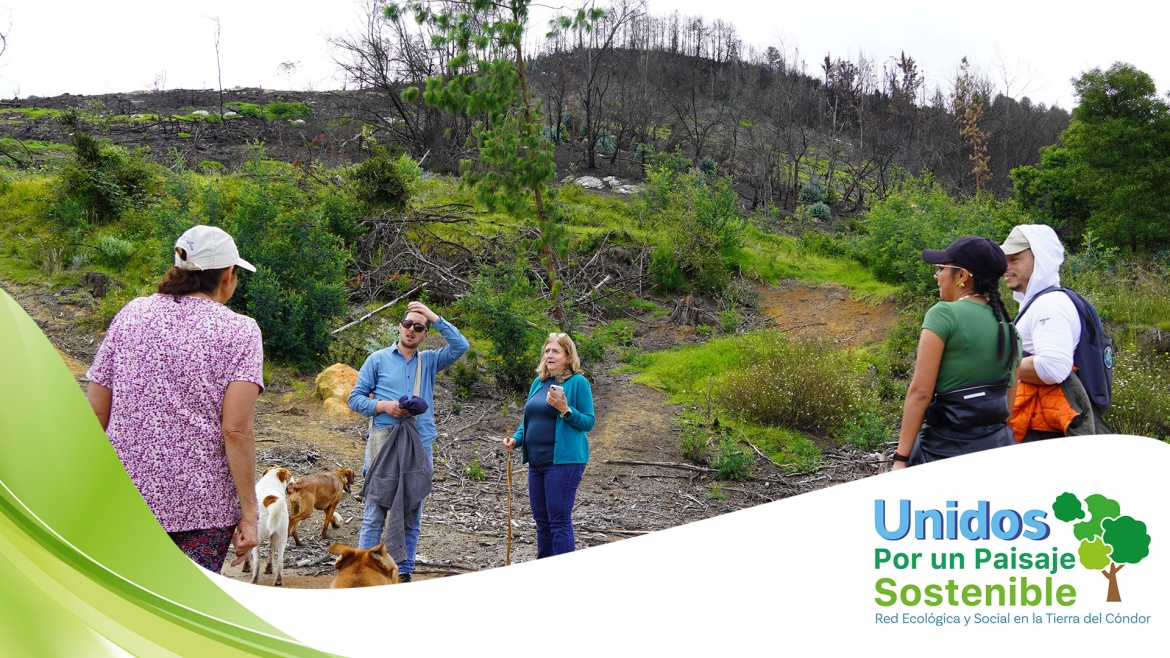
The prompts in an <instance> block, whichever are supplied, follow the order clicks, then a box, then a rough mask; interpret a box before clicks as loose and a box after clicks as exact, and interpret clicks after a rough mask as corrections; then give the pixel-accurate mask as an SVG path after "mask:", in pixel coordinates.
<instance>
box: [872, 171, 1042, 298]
mask: <svg viewBox="0 0 1170 658" xmlns="http://www.w3.org/2000/svg"><path fill="white" fill-rule="evenodd" d="M1023 223H1027V216H1026V215H1024V214H1023V213H1022V212H1020V210H1019V208H1018V207H1017V206H1016V204H1014V203H1011V202H997V201H995V200H993V199H991V198H990V197H989V196H987V195H980V196H978V197H976V198H973V199H966V200H963V201H957V200H955V199H954V198H953V197H951V196H950V195H949V194H947V193H946V191H944V190H943V189H942V188H941V187H939V186H937V185H935V184H934V182H933V181H932V180H931V179H930V178H921V179H914V180H910V181H907V183H906V185H904V186H903V189H902V190H901V191H898V192H895V193H892V194H890V195H889V196H888V197H886V198H885V199H882V200H881V201H878V202H877V203H875V204H874V206H873V208H871V209H870V212H869V213H868V214H867V215H866V218H865V220H864V226H865V228H866V230H867V231H868V235H865V236H862V237H860V238H858V239H857V240H856V241H855V242H854V243H853V247H854V248H855V250H856V251H855V254H856V256H857V258H858V260H860V261H861V262H862V263H863V264H865V265H868V266H870V267H872V268H873V271H874V274H875V275H876V276H877V277H878V279H880V280H882V281H886V282H888V283H901V284H904V285H905V286H906V287H907V288H908V289H909V290H911V291H913V292H915V293H917V294H919V295H924V296H930V295H934V294H936V290H937V286H936V284H935V282H934V279H933V278H932V276H931V268H930V265H928V264H927V263H925V262H924V261H923V260H922V250H923V249H943V248H945V247H946V246H947V245H948V244H950V243H951V242H952V241H953V240H954V239H955V238H957V237H959V236H962V235H981V236H984V237H987V238H990V239H992V240H1002V239H1003V238H1005V237H1007V234H1008V233H1009V232H1010V231H1011V227H1012V226H1015V225H1016V224H1023Z"/></svg>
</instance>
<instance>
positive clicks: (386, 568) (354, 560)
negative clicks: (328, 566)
mask: <svg viewBox="0 0 1170 658" xmlns="http://www.w3.org/2000/svg"><path fill="white" fill-rule="evenodd" d="M329 552H330V553H332V554H334V555H337V556H340V557H338V558H337V562H334V563H333V567H334V568H335V569H337V575H336V576H334V577H333V582H332V583H330V584H329V587H331V588H333V589H342V588H346V587H373V586H374V585H390V584H397V583H398V565H397V564H394V560H393V559H391V558H390V555H389V554H388V553H387V552H386V546H385V545H383V544H378V545H377V546H375V547H373V548H371V549H368V550H365V549H360V548H352V547H350V546H346V545H345V544H342V543H341V542H336V543H334V544H333V545H332V546H330V547H329Z"/></svg>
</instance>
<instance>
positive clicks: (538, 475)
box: [528, 462, 585, 559]
mask: <svg viewBox="0 0 1170 658" xmlns="http://www.w3.org/2000/svg"><path fill="white" fill-rule="evenodd" d="M584 473H585V464H553V463H551V462H547V463H544V464H529V466H528V498H529V500H530V502H531V503H532V518H533V519H535V520H536V558H537V559H540V558H544V557H549V556H552V555H560V554H561V553H572V552H573V549H574V548H575V547H576V540H575V538H574V537H573V503H574V501H575V500H576V498H577V486H578V485H579V484H581V476H582V475H584Z"/></svg>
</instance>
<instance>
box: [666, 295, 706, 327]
mask: <svg viewBox="0 0 1170 658" xmlns="http://www.w3.org/2000/svg"><path fill="white" fill-rule="evenodd" d="M666 319H667V320H669V321H671V322H673V323H674V324H677V325H680V326H682V325H690V326H692V327H697V326H699V325H701V324H714V318H713V317H712V316H711V314H710V313H707V312H706V311H704V310H703V309H701V308H699V307H698V306H696V305H695V296H694V295H687V296H686V297H684V298H682V299H679V300H677V301H675V302H674V310H672V311H671V312H670V315H668V316H666Z"/></svg>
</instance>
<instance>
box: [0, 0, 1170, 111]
mask: <svg viewBox="0 0 1170 658" xmlns="http://www.w3.org/2000/svg"><path fill="white" fill-rule="evenodd" d="M553 4H556V3H555V2H554V3H553ZM965 6H967V3H950V2H940V1H939V0H930V1H926V0H910V1H903V2H895V3H882V2H875V1H873V0H865V1H862V0H835V1H833V2H815V1H808V0H805V1H802V2H793V3H778V2H774V1H769V2H762V1H757V0H725V1H723V2H711V1H710V0H675V1H672V2H667V1H665V0H650V11H651V12H652V13H655V14H666V13H668V12H670V11H671V10H673V9H677V10H679V11H680V13H682V14H684V15H702V16H704V18H706V19H709V20H714V19H716V18H720V19H723V20H724V21H727V22H730V23H733V24H734V25H735V26H736V28H737V30H738V31H739V33H740V35H741V37H742V38H743V40H744V42H745V44H746V45H750V46H754V47H756V48H759V49H762V48H766V47H768V46H775V47H777V48H779V49H780V50H782V51H784V52H785V53H787V54H788V56H789V59H792V58H793V56H794V55H796V54H798V55H799V59H800V60H803V61H805V62H807V71H808V72H809V73H810V74H812V75H818V76H819V63H820V61H821V60H822V59H823V58H824V56H825V54H826V53H829V54H831V55H832V56H833V57H834V58H837V57H843V58H846V59H851V60H856V58H857V56H858V54H859V53H864V55H865V56H866V57H867V58H868V59H872V60H874V61H876V63H877V64H878V70H879V71H880V68H881V65H882V64H883V63H885V62H887V61H889V59H890V57H893V56H897V55H898V54H899V53H900V52H902V51H905V52H906V54H907V55H909V56H911V57H913V58H914V59H915V60H916V61H917V62H918V63H919V66H920V68H921V69H922V71H923V72H924V73H925V74H926V76H927V83H928V85H929V87H930V89H931V90H933V88H934V87H935V86H936V85H939V86H942V87H943V89H944V90H946V89H947V88H948V87H949V83H950V80H952V79H953V77H954V73H955V71H956V69H957V67H958V64H959V60H960V58H962V57H963V56H967V57H968V59H969V61H970V62H971V64H972V65H973V67H975V68H976V69H978V70H980V71H982V72H983V73H984V74H986V75H988V76H989V77H990V78H991V79H992V80H993V81H995V82H996V84H997V86H998V88H999V90H1000V91H1003V89H1004V81H1005V79H1006V80H1008V81H1009V82H1010V88H1009V91H1010V93H1011V95H1012V96H1014V97H1016V98H1022V97H1023V96H1029V97H1030V98H1032V100H1033V101H1035V102H1042V103H1045V104H1047V105H1053V104H1058V105H1060V106H1061V107H1064V108H1066V109H1071V108H1072V106H1073V103H1074V97H1073V94H1072V87H1071V85H1070V83H1069V80H1070V79H1071V78H1073V77H1076V76H1078V75H1079V74H1080V73H1081V72H1082V71H1085V70H1088V69H1091V68H1094V67H1102V68H1107V67H1109V66H1110V65H1111V64H1112V63H1113V62H1115V61H1124V62H1128V63H1130V64H1133V65H1135V66H1137V67H1138V68H1139V69H1141V70H1143V71H1145V72H1146V73H1148V74H1150V75H1151V76H1152V77H1153V78H1154V82H1155V83H1156V84H1157V85H1158V89H1159V90H1160V92H1161V93H1163V94H1164V93H1165V92H1166V89H1167V88H1168V87H1170V55H1167V53H1166V51H1165V48H1164V47H1159V46H1158V43H1160V42H1161V39H1162V38H1164V37H1165V35H1164V34H1161V33H1160V30H1161V26H1163V25H1164V22H1163V21H1162V20H1161V18H1162V17H1161V16H1160V15H1157V16H1156V15H1154V14H1151V13H1150V12H1151V11H1152V12H1155V13H1160V12H1162V11H1163V10H1160V9H1153V8H1152V7H1153V6H1154V5H1151V4H1148V3H1142V4H1141V5H1139V4H1138V3H1137V2H1134V1H1132V0H1121V1H1115V2H1110V3H1100V2H1095V3H1092V4H1091V5H1090V4H1088V3H1084V5H1083V6H1082V5H1081V3H1077V2H1062V3H1055V2H1039V1H1035V0H1011V1H1008V0H984V1H983V2H980V3H970V6H972V7H976V9H975V10H974V11H968V10H966V9H965V8H964V7H965ZM1090 7H1091V8H1090ZM212 17H218V18H219V21H220V25H221V30H220V53H219V54H220V61H221V63H222V70H223V85H224V87H225V88H228V87H235V86H251V87H259V86H263V87H265V88H269V89H272V88H276V89H289V88H293V89H306V88H310V89H316V90H323V89H335V88H338V87H340V86H341V82H340V79H339V78H338V77H337V73H336V67H335V65H334V64H333V61H332V58H331V50H330V47H329V45H328V43H327V42H326V38H327V37H329V36H331V35H337V34H342V33H346V32H352V31H356V30H359V29H361V27H362V25H363V23H364V19H363V18H362V11H361V6H360V5H359V3H358V1H357V0H330V1H328V2H320V1H319V2H311V1H308V0H279V1H275V2H256V1H254V0H198V1H197V2H173V1H163V2H159V1H158V0H149V1H148V0H108V1H107V2H93V1H92V0H88V1H86V2H81V1H80V0H57V1H49V0H0V28H2V27H4V26H8V27H7V29H6V30H4V31H5V32H6V33H7V34H8V49H7V51H6V52H5V53H4V54H3V56H0V98H12V97H13V96H20V97H22V98H24V97H28V96H30V95H38V96H52V95H57V94H62V93H66V92H68V93H73V94H98V93H110V92H123V91H133V90H138V89H151V88H154V87H155V86H156V83H157V85H158V86H162V87H164V88H167V89H176V88H200V89H210V88H214V87H216V86H217V82H216V52H215V22H214V21H213V18H212ZM539 30H540V31H541V32H543V30H544V24H543V22H542V24H541V25H540V26H539ZM283 62H291V63H293V64H296V68H295V69H293V70H292V71H291V72H290V71H288V70H282V68H281V64H282V63H283ZM1005 72H1006V76H1005Z"/></svg>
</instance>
